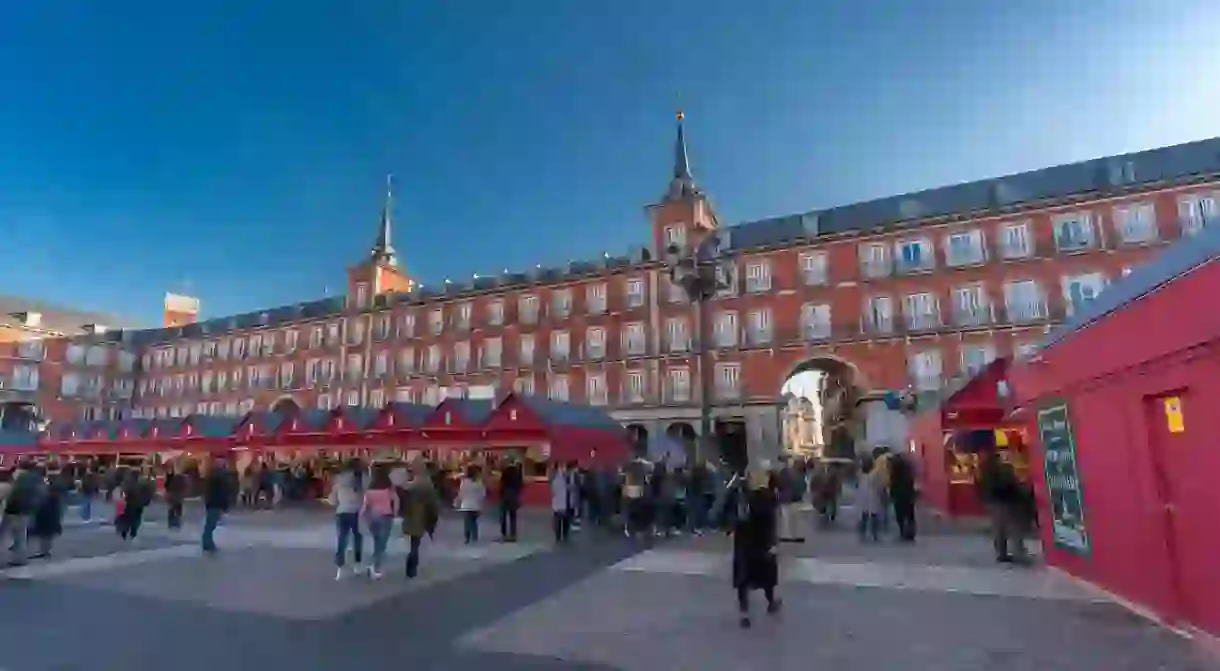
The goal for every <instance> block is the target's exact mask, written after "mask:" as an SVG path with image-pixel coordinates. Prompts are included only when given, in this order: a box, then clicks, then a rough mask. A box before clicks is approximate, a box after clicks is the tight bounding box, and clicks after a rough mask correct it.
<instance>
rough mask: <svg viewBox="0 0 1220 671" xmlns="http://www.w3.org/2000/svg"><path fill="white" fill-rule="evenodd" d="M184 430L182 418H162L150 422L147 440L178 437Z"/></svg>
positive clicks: (146, 435)
mask: <svg viewBox="0 0 1220 671" xmlns="http://www.w3.org/2000/svg"><path fill="white" fill-rule="evenodd" d="M181 430H182V418H180V417H162V418H158V419H154V420H151V421H149V423H148V433H147V434H145V437H146V438H169V437H173V436H177V435H178V432H179V431H181Z"/></svg>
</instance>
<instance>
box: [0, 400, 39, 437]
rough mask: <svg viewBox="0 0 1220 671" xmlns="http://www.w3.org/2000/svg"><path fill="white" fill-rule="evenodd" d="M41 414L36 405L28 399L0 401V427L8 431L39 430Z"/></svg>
mask: <svg viewBox="0 0 1220 671" xmlns="http://www.w3.org/2000/svg"><path fill="white" fill-rule="evenodd" d="M42 425H43V421H42V415H41V413H40V412H39V410H38V406H36V405H34V404H33V403H30V402H28V401H5V402H3V403H0V429H4V430H8V431H39V430H41V429H42Z"/></svg>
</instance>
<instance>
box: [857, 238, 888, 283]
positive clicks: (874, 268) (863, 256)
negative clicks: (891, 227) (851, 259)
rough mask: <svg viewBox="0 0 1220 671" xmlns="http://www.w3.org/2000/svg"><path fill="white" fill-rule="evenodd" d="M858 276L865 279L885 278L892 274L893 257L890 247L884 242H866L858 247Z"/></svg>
mask: <svg viewBox="0 0 1220 671" xmlns="http://www.w3.org/2000/svg"><path fill="white" fill-rule="evenodd" d="M859 250H860V251H859V254H860V274H861V275H863V276H864V277H865V279H876V278H880V277H887V276H889V275H890V274H892V273H893V272H894V261H893V259H894V257H893V255H892V254H891V253H890V246H889V245H887V244H885V243H884V242H866V243H864V244H862V245H860V248H859Z"/></svg>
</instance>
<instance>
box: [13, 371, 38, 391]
mask: <svg viewBox="0 0 1220 671" xmlns="http://www.w3.org/2000/svg"><path fill="white" fill-rule="evenodd" d="M13 388H14V389H16V390H18V391H37V390H38V367H37V366H26V365H17V366H13Z"/></svg>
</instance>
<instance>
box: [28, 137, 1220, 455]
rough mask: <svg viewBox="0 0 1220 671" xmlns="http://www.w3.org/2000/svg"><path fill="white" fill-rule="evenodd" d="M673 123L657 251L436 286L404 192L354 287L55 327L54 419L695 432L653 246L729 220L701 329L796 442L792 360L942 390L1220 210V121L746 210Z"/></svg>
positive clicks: (771, 437) (685, 329) (693, 374)
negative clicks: (1195, 131)
mask: <svg viewBox="0 0 1220 671" xmlns="http://www.w3.org/2000/svg"><path fill="white" fill-rule="evenodd" d="M677 133H678V136H677V139H676V142H675V156H674V165H673V173H672V178H671V181H670V183H669V185H668V188H666V189H665V191H664V192H663V194H662V196H661V198H659V199H658V200H657V202H655V203H653V204H651V205H650V206H649V207H648V209H647V212H648V218H649V224H650V229H642V230H641V238H642V239H647V240H648V241H649V243H650V244H649V245H648V247H646V248H645V247H641V248H638V249H636V250H635V251H633V252H632V253H631V254H629V255H626V256H622V257H615V256H606V257H604V258H597V259H594V260H592V261H589V262H584V263H573V264H571V265H569V266H567V267H563V268H535V269H532V270H529V271H525V272H519V273H512V272H510V273H506V274H498V275H491V276H475V277H474V279H473V280H471V281H469V282H465V283H448V282H447V283H445V284H443V285H421V284H416V283H415V282H414V281H413V280H412V279H411V278H410V276H409V275H408V274H407V272H406V271H405V269H404V268H403V267H402V266H400V265H399V264H398V259H397V258H396V254H395V252H394V249H393V247H392V245H391V232H392V231H391V225H392V221H391V207H390V201H389V199H388V198H387V201H386V205H385V209H384V211H383V213H382V217H381V223H380V227H379V230H378V234H377V238H376V241H375V244H374V245H373V247H372V248H371V250H370V254H369V256H368V257H367V258H366V259H365V260H364V261H362V262H360V263H358V264H356V265H354V266H353V267H351V268H349V270H348V281H349V286H348V292H347V295H346V296H345V297H342V298H330V299H323V300H316V301H309V302H304V303H299V304H295V305H288V306H282V307H275V308H267V309H265V310H260V311H255V312H251V313H247V314H241V315H233V316H230V317H221V318H216V319H210V320H207V321H202V322H194V323H188V324H176V325H173V326H172V327H169V328H163V329H151V330H141V331H120V332H114V331H111V332H106V333H98V334H89V335H82V336H77V337H73V338H69V339H66V340H57V341H55V342H53V343H52V342H48V343H47V344H46V345H45V349H46V352H47V356H46V358H45V360H44V361H43V363H42V366H44V367H46V368H47V369H49V370H48V371H47V372H45V373H44V375H43V376H42V377H41V378H40V384H39V390H38V397H39V398H38V402H39V404H40V406H41V407H43V408H44V409H45V411H46V413H47V414H48V415H49V416H50V417H51V418H52V419H68V418H71V417H79V416H82V415H85V416H105V415H111V414H114V413H117V412H129V413H131V414H134V415H136V416H145V417H148V416H181V415H187V414H191V413H201V412H206V413H241V412H245V411H248V410H251V409H256V408H260V409H262V408H268V407H271V406H273V405H274V404H276V403H278V402H281V401H284V400H289V399H290V400H291V401H292V402H294V403H296V404H298V405H300V406H320V407H331V406H336V405H340V404H354V405H380V404H383V403H385V402H386V401H390V400H394V399H399V400H413V401H420V402H436V401H438V400H439V399H440V398H442V397H445V396H453V395H472V396H478V395H486V394H489V393H492V392H493V390H494V389H501V390H504V389H515V390H517V391H519V392H524V393H533V394H538V395H549V396H551V397H554V398H559V399H569V400H572V401H576V402H585V403H590V404H596V405H606V406H610V407H611V408H612V409H613V414H614V416H615V417H616V418H617V419H619V420H621V421H622V422H624V423H625V424H635V425H638V426H639V428H640V429H641V430H643V431H648V432H658V431H667V430H672V428H673V427H680V428H681V430H682V431H683V432H685V433H687V434H690V433H693V432H694V431H696V430H697V427H698V417H699V402H700V399H699V393H700V390H699V387H700V385H699V384H698V380H699V379H700V377H699V376H700V372H699V370H698V367H699V358H698V357H697V356H696V355H695V353H696V352H697V351H698V349H699V346H700V338H698V337H697V335H698V334H696V333H694V332H693V331H694V314H695V311H694V307H693V306H692V305H690V304H689V303H687V302H685V300H684V299H683V296H682V295H681V292H680V291H677V290H676V288H675V287H673V286H671V284H670V282H669V281H668V280H667V273H666V270H665V267H664V264H663V263H662V262H661V261H660V260H659V259H660V257H661V254H660V253H659V250H663V249H664V248H665V247H666V246H667V244H669V243H677V244H680V245H691V244H694V243H695V242H696V241H697V240H699V239H701V238H704V237H706V236H707V235H709V234H711V233H713V232H715V234H716V236H717V240H718V243H717V244H718V245H719V246H720V248H722V249H723V250H725V251H727V252H730V253H731V254H732V255H733V259H734V260H733V268H734V270H735V273H734V272H730V273H728V274H729V275H730V277H728V278H727V279H728V280H730V284H731V288H729V289H727V290H725V291H724V292H722V295H720V296H718V297H717V298H716V299H715V300H713V301H712V302H711V304H710V305H709V306H708V317H709V319H708V323H706V324H705V329H706V333H705V334H704V335H705V338H703V339H702V340H703V341H704V342H706V343H707V345H708V348H709V352H708V356H707V360H708V362H709V366H708V368H709V370H707V379H708V380H709V386H710V388H711V394H712V395H713V398H712V399H711V400H712V403H713V404H714V410H713V413H714V415H715V416H716V417H717V418H720V419H725V420H738V421H740V422H743V423H744V426H745V428H746V432H747V434H748V435H749V437H750V438H751V442H752V444H768V443H773V444H778V443H779V441H780V435H779V434H780V419H779V417H780V410H781V399H780V397H779V393H780V387H781V386H782V385H783V383H784V382H785V380H786V379H787V378H788V377H789V375H790V374H791V373H793V372H794V371H797V370H800V369H802V368H808V367H810V366H813V367H820V368H822V369H824V370H830V371H833V372H837V373H841V374H843V375H845V376H849V377H850V378H851V379H852V381H853V383H854V384H856V385H857V386H858V387H860V388H861V389H862V390H863V391H864V392H865V396H866V397H868V394H869V393H872V392H880V391H884V390H907V389H910V390H916V391H925V392H934V391H936V390H938V389H940V388H941V387H942V385H943V384H944V383H945V382H946V381H947V380H950V379H952V378H954V377H957V376H960V375H963V374H966V373H968V372H971V371H975V370H977V369H979V368H980V367H982V366H983V365H985V364H986V363H987V362H989V361H990V360H992V359H993V358H995V357H996V356H998V355H1005V354H1011V353H1016V354H1018V355H1021V354H1023V353H1025V352H1026V351H1027V350H1028V349H1029V348H1031V347H1032V346H1033V343H1034V342H1035V341H1036V340H1038V339H1039V338H1040V337H1041V336H1043V334H1044V333H1045V332H1046V330H1047V328H1048V327H1049V326H1050V325H1051V324H1053V323H1055V322H1057V321H1059V320H1060V319H1062V318H1063V317H1064V316H1065V315H1067V314H1070V313H1072V312H1073V311H1074V310H1076V309H1077V308H1078V307H1079V306H1080V305H1081V304H1082V303H1083V302H1084V301H1087V300H1089V299H1090V298H1091V297H1093V296H1095V295H1097V294H1098V293H1100V292H1101V291H1102V290H1104V288H1105V286H1106V284H1107V282H1109V281H1110V280H1111V279H1113V278H1115V277H1117V276H1119V275H1120V274H1121V273H1122V272H1124V270H1125V269H1126V268H1128V267H1129V266H1130V265H1132V264H1134V263H1137V262H1139V261H1141V260H1143V259H1145V258H1146V257H1147V256H1148V254H1149V253H1150V252H1151V251H1152V250H1153V249H1155V248H1157V247H1159V246H1161V245H1162V244H1163V243H1164V242H1165V241H1168V240H1172V239H1175V238H1178V237H1180V236H1182V235H1188V234H1190V233H1192V232H1194V231H1197V230H1200V229H1201V228H1202V227H1203V226H1204V225H1205V224H1207V223H1210V222H1211V221H1212V220H1213V219H1214V218H1215V217H1216V216H1217V213H1218V212H1220V210H1217V204H1216V198H1217V193H1218V192H1220V140H1206V141H1202V142H1197V143H1192V144H1188V145H1181V146H1177V147H1170V148H1165V149H1156V150H1150V151H1145V152H1139V153H1135V154H1128V155H1124V156H1118V157H1111V158H1103V159H1096V160H1090V161H1085V162H1082V163H1077V164H1072V165H1066V166H1059V167H1055V168H1049V169H1045V170H1039V171H1034V172H1029V173H1023V174H1018V175H1012V176H1008V177H1001V178H998V179H989V180H984V181H979V182H973V183H969V184H961V185H957V186H950V187H943V188H937V189H931V190H927V191H922V192H919V193H913V194H907V195H902V196H894V197H890V198H884V199H880V200H875V201H869V202H864V203H858V204H854V205H847V206H843V207H835V208H830V209H826V210H816V211H811V212H806V213H803V214H798V215H793V216H789V217H781V218H775V219H766V220H762V221H754V222H748V223H743V224H738V225H733V226H729V225H727V224H725V223H724V222H721V221H720V220H719V219H718V218H717V216H716V210H715V208H714V207H713V204H712V202H711V200H710V199H709V197H708V195H707V194H706V193H705V192H704V191H703V190H702V189H701V188H700V187H699V185H698V184H697V183H696V181H695V179H694V177H693V176H692V173H691V170H690V166H689V162H688V160H687V146H686V141H685V138H684V136H683V127H682V120H681V118H679V120H678V128H677ZM646 236H647V237H646ZM167 312H168V307H167ZM175 321H176V322H178V321H182V319H181V314H180V311H175ZM103 351H104V354H102V353H100V352H103ZM91 356H92V359H91V358H90V357H91ZM132 357H134V358H136V359H137V360H138V361H139V365H138V366H136V368H138V373H136V374H134V375H128V374H127V373H126V372H125V368H126V364H125V363H124V362H126V361H129V360H131V358H132ZM90 361H92V362H93V364H91V363H90ZM86 383H87V384H86ZM127 384H132V385H134V389H135V394H134V398H133V399H132V401H131V402H130V403H127V402H124V403H118V404H107V403H105V402H104V401H105V399H112V398H114V399H125V398H126V397H125V395H124V394H126V393H127V392H126V391H125V390H126V387H125V386H122V385H127ZM116 385H120V386H116ZM95 390H97V391H95ZM891 415H896V413H891ZM902 421H903V420H902V419H901V418H900V417H888V416H885V414H884V412H881V411H877V412H873V411H871V410H870V412H869V413H868V421H867V422H865V423H864V426H863V427H862V429H861V431H860V432H861V434H862V437H863V438H865V439H866V440H867V441H869V442H874V443H876V442H890V443H892V442H894V441H895V440H900V439H901V434H902V433H903V432H904V431H905V428H904V426H903V424H902Z"/></svg>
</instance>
